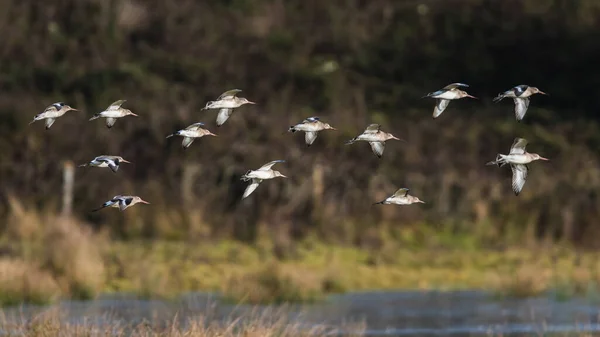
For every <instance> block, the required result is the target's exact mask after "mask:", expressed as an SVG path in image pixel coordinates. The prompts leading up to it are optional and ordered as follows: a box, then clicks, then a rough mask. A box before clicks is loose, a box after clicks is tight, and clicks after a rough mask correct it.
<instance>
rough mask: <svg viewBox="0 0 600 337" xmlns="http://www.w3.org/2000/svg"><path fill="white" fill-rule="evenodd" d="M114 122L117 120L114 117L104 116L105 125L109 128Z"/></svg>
mask: <svg viewBox="0 0 600 337" xmlns="http://www.w3.org/2000/svg"><path fill="white" fill-rule="evenodd" d="M116 122H117V119H116V118H113V117H108V118H106V127H107V128H109V129H110V128H112V127H113V125H115V123H116Z"/></svg>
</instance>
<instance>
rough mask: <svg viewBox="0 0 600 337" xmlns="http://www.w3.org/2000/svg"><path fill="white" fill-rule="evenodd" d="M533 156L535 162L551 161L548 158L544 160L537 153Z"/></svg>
mask: <svg viewBox="0 0 600 337" xmlns="http://www.w3.org/2000/svg"><path fill="white" fill-rule="evenodd" d="M532 154H533V159H534V160H545V161H548V160H550V159H548V158H544V157H542V156H540V155H539V154H537V153H532Z"/></svg>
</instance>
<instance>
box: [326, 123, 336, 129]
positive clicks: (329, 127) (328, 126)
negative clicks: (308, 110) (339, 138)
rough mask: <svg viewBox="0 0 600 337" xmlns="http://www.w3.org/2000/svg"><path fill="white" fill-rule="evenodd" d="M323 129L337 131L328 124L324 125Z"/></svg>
mask: <svg viewBox="0 0 600 337" xmlns="http://www.w3.org/2000/svg"><path fill="white" fill-rule="evenodd" d="M323 127H324V129H325V130H337V129H336V128H334V127H333V126H331V125H329V123H325V125H324V126H323Z"/></svg>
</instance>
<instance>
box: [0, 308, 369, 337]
mask: <svg viewBox="0 0 600 337" xmlns="http://www.w3.org/2000/svg"><path fill="white" fill-rule="evenodd" d="M66 315H68V313H65V312H58V311H56V310H50V311H48V312H46V313H44V314H42V315H40V316H38V317H34V318H32V319H24V318H18V319H8V318H4V319H3V320H2V319H0V323H1V325H2V328H3V331H5V332H8V334H9V335H16V336H23V335H24V336H32V337H33V336H44V337H54V336H57V337H58V336H69V337H71V336H86V337H92V336H111V337H114V336H137V337H146V336H147V337H150V336H157V337H158V336H161V337H179V336H181V337H183V336H198V337H212V336H214V337H217V336H219V337H234V336H246V337H270V336H278V337H285V336H290V337H291V336H294V337H299V336H311V337H318V336H332V335H341V334H343V335H344V336H350V337H351V336H362V335H363V334H364V330H365V326H364V324H352V323H350V324H345V325H344V326H341V327H335V326H328V325H322V324H310V325H307V324H302V323H301V322H298V321H293V320H291V319H290V318H289V315H287V313H286V312H285V310H282V309H277V310H265V311H262V312H261V313H258V312H254V311H253V312H251V313H249V314H246V315H242V316H239V317H235V318H230V319H226V320H213V319H210V318H208V317H203V316H200V317H196V318H194V319H189V320H187V321H184V322H182V321H181V320H180V319H179V318H178V317H177V316H175V317H173V318H172V319H171V320H170V321H166V322H165V321H159V320H157V321H145V322H142V323H140V324H137V325H130V324H127V323H123V322H122V320H118V319H115V320H111V319H110V317H108V318H107V320H106V322H105V323H104V324H103V325H94V324H93V323H83V324H74V323H68V322H67V321H66V320H64V319H62V317H64V316H66Z"/></svg>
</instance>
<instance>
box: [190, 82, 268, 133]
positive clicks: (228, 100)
mask: <svg viewBox="0 0 600 337" xmlns="http://www.w3.org/2000/svg"><path fill="white" fill-rule="evenodd" d="M239 92H241V90H240V89H232V90H228V91H225V92H224V93H222V94H221V95H220V96H219V97H218V98H217V100H216V101H210V102H208V103H206V106H204V108H202V110H208V109H219V113H218V114H217V126H221V125H223V124H224V123H225V122H226V121H227V120H228V119H229V117H230V116H231V114H232V113H233V109H235V108H239V107H240V106H242V105H244V104H256V103H254V102H251V101H249V100H248V99H246V98H243V97H237V96H236V95H237V94H238V93H239Z"/></svg>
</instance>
